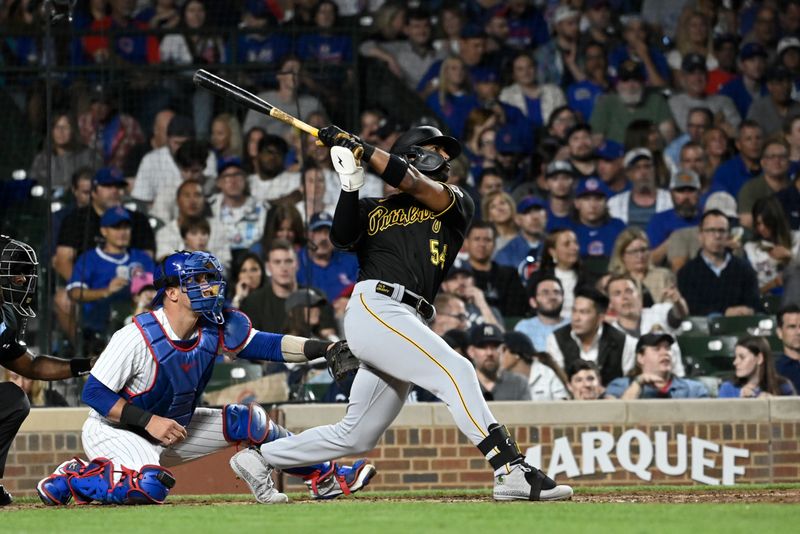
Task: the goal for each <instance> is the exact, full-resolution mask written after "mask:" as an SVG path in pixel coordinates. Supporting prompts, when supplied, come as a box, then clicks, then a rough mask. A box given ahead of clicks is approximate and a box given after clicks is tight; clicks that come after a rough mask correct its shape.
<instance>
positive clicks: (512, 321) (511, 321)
mask: <svg viewBox="0 0 800 534" xmlns="http://www.w3.org/2000/svg"><path fill="white" fill-rule="evenodd" d="M522 319H524V317H520V316H517V315H512V316H510V317H505V318H504V319H503V326H504V327H505V329H506V332H511V331H512V330H514V327H515V326H517V323H518V322H520V321H521V320H522Z"/></svg>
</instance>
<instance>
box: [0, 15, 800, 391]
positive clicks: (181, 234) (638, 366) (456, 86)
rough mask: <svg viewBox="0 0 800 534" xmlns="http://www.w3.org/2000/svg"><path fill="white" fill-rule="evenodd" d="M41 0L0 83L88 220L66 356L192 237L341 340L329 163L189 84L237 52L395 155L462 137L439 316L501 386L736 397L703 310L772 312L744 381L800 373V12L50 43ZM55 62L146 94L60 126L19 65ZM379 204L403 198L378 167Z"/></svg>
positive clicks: (341, 297) (85, 93)
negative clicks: (431, 127)
mask: <svg viewBox="0 0 800 534" xmlns="http://www.w3.org/2000/svg"><path fill="white" fill-rule="evenodd" d="M36 5H37V3H35V2H32V1H30V0H17V1H12V2H5V3H3V6H2V9H0V24H2V25H3V27H6V28H8V29H10V30H11V33H10V34H9V37H6V38H4V40H3V43H2V64H0V80H2V81H3V82H4V83H3V85H2V87H0V91H2V92H4V93H6V95H7V96H8V97H9V98H10V100H11V101H12V102H13V103H14V104H15V105H16V108H17V109H16V111H15V112H14V113H16V114H17V115H19V116H21V117H24V121H23V127H24V128H26V129H30V130H34V131H35V130H37V128H38V129H39V131H42V132H45V135H46V136H49V138H50V143H51V144H50V147H51V151H52V153H51V154H49V156H50V157H49V158H48V154H47V152H46V151H45V149H44V148H43V149H42V150H41V151H40V152H39V153H37V154H36V155H35V157H33V158H32V161H31V162H30V163H29V165H28V167H29V169H28V173H27V175H28V178H29V179H30V180H32V181H34V182H37V183H39V184H45V185H49V187H50V188H51V191H52V192H51V195H52V198H54V199H57V200H59V207H60V208H61V209H60V210H59V211H56V212H55V213H54V214H53V217H52V219H53V226H54V228H53V235H54V245H53V246H52V247H51V248H52V251H51V252H52V265H53V267H54V269H55V272H56V273H57V275H58V278H59V281H58V283H57V284H56V293H55V296H54V301H53V302H54V309H53V313H54V316H55V318H56V320H57V325H58V330H59V332H60V333H61V335H62V336H63V338H64V339H65V343H68V344H69V345H71V346H73V347H83V349H84V350H85V351H99V350H101V349H102V346H103V342H104V341H107V340H108V338H109V337H110V335H111V334H112V333H113V332H114V331H115V329H116V328H118V327H119V326H120V325H122V324H124V323H125V322H126V321H130V319H131V316H132V315H133V314H134V313H139V312H143V311H147V309H148V307H149V302H148V296H149V295H150V294H151V292H152V277H153V271H154V269H155V265H156V264H157V261H158V260H159V259H160V258H163V257H164V256H165V255H167V254H169V253H171V252H172V251H173V250H176V249H187V250H208V251H210V252H212V253H214V254H215V255H216V256H217V257H218V258H219V259H220V261H221V263H222V264H223V266H224V268H225V270H226V274H227V279H228V290H227V296H228V299H229V302H230V304H231V305H232V306H236V307H240V308H241V309H242V310H244V311H245V312H246V313H247V314H248V315H249V317H250V318H251V320H252V322H253V326H254V327H256V328H259V329H262V330H267V331H273V332H284V333H292V334H300V335H314V336H319V337H325V338H329V339H338V336H340V335H341V334H342V329H341V323H342V316H343V314H344V310H345V307H346V304H347V301H348V299H349V296H350V292H351V291H352V287H353V284H354V283H355V281H356V280H357V277H358V261H357V258H356V257H355V256H353V255H351V254H349V253H346V252H343V251H339V250H335V249H334V247H333V245H332V244H331V241H330V239H329V233H330V228H331V224H332V216H333V211H334V208H335V205H336V200H337V198H338V194H339V190H340V186H339V180H338V177H337V176H336V174H335V172H334V170H333V167H332V165H331V162H330V158H329V151H328V149H327V148H326V147H323V146H318V145H317V144H316V143H315V142H314V140H313V138H310V137H309V136H308V135H306V134H302V133H300V132H298V131H296V130H294V129H292V128H290V127H289V126H288V125H286V124H284V123H281V122H279V121H275V120H272V119H269V118H267V117H265V116H264V115H262V114H259V113H257V112H255V111H252V110H251V111H247V112H246V113H245V112H244V110H231V109H230V108H224V107H221V103H220V102H219V101H217V100H215V99H214V98H213V97H212V96H211V94H210V93H208V92H206V91H202V90H196V89H195V88H194V87H193V86H192V85H191V82H190V75H191V72H192V71H193V70H194V69H196V68H198V67H202V66H204V65H210V66H215V67H220V68H225V67H226V66H227V69H228V70H226V72H228V73H230V76H231V77H232V78H233V79H235V81H237V83H241V84H243V85H245V86H246V87H248V88H250V89H252V90H253V91H254V92H257V93H258V94H259V95H260V96H261V97H262V98H264V99H266V100H267V101H269V102H271V103H273V104H274V105H276V106H278V107H279V108H283V109H286V110H287V111H290V112H291V113H292V114H294V115H297V116H299V117H301V118H302V119H303V120H305V121H306V122H308V123H309V124H311V125H312V126H318V127H321V126H324V125H326V124H329V123H330V122H331V121H337V120H339V121H343V122H342V124H343V125H346V126H350V129H351V130H352V131H353V133H354V134H357V135H359V136H360V137H361V138H362V139H364V140H366V141H368V142H370V143H373V144H375V145H377V146H379V147H381V148H384V149H386V150H388V149H389V148H390V147H391V146H392V144H393V143H394V140H395V139H396V138H397V136H398V135H399V134H400V133H402V132H403V131H404V130H405V129H406V128H407V127H410V126H412V125H416V124H422V123H435V124H436V125H438V126H440V127H441V128H442V129H443V130H446V131H447V132H449V133H450V134H452V135H453V136H455V137H457V138H459V139H460V140H461V141H462V144H463V146H464V155H462V156H460V158H459V159H457V160H454V161H452V162H451V168H452V170H451V177H450V181H451V182H452V183H454V184H456V185H458V186H460V187H461V188H463V189H464V190H465V191H466V192H467V193H468V194H469V195H471V196H472V197H473V199H474V200H475V205H476V216H475V219H474V220H473V223H472V225H471V227H470V228H469V230H468V232H467V234H466V236H465V241H464V246H463V248H462V250H460V251H452V252H451V254H457V255H458V258H457V259H456V261H455V263H454V264H453V267H452V268H451V269H450V271H449V272H448V273H447V275H446V280H445V282H444V283H443V285H442V289H441V292H440V294H439V295H438V296H437V298H436V300H435V302H434V303H433V304H434V305H435V308H436V310H437V315H436V318H435V320H434V321H433V323H432V325H431V327H432V328H433V329H434V331H436V332H437V333H438V334H440V335H442V336H443V338H444V339H445V340H447V342H448V343H450V344H451V345H452V346H453V347H454V348H456V349H457V350H459V352H461V353H462V354H463V355H464V356H465V357H467V358H469V359H471V360H472V361H473V362H474V364H475V368H476V372H477V376H478V379H479V382H480V384H481V387H482V388H483V391H484V393H485V395H486V397H487V398H489V399H494V400H527V399H532V400H556V399H567V398H575V399H597V398H623V399H632V398H677V397H691V398H694V397H705V396H709V395H711V396H713V395H716V394H717V388H716V385H714V386H713V387H711V388H710V389H709V388H708V385H709V383H708V382H707V381H706V382H702V381H698V380H695V379H693V378H692V377H691V376H687V375H691V374H692V372H693V369H691V368H689V366H686V365H685V362H684V361H683V358H682V355H681V350H680V347H679V345H678V343H677V337H678V336H680V334H681V328H682V324H683V323H684V321H686V320H687V318H690V317H694V316H702V317H711V318H713V317H717V316H728V317H733V316H752V315H759V314H763V313H771V314H773V315H775V319H776V322H777V325H778V326H777V328H776V331H775V335H776V336H778V338H779V339H780V340H781V342H782V344H783V351H782V353H781V354H778V355H776V356H775V357H773V354H772V350H771V348H770V345H769V343H767V341H765V339H764V338H762V337H759V336H758V335H756V336H753V335H749V334H748V332H741V334H742V335H741V338H740V339H739V341H738V343H737V344H736V347H735V352H734V353H732V354H730V359H731V362H732V364H731V369H732V371H731V376H730V379H729V380H727V381H725V382H724V383H722V385H721V386H720V387H719V392H718V394H719V396H720V397H732V396H741V397H758V396H764V395H788V394H794V393H795V391H797V390H798V389H800V337H798V336H800V333H799V332H800V308H798V307H797V303H798V302H800V174H798V170H800V1H799V0H762V1H756V0H746V1H734V2H722V3H720V2H713V1H704V0H674V1H670V2H661V1H655V0H642V1H636V0H537V1H526V0H462V1H432V2H395V1H392V0H387V1H370V2H351V1H346V0H336V1H334V0H302V1H301V0H296V1H293V2H273V1H270V0H246V1H239V2H219V1H214V0H184V1H181V0H151V1H147V0H138V1H137V0H86V1H84V2H78V3H77V8H76V11H75V13H74V22H73V25H74V29H75V30H76V31H77V32H79V33H80V34H81V35H80V36H72V37H69V38H68V39H67V41H66V46H63V47H59V48H58V49H57V50H50V48H53V47H54V46H55V45H56V44H58V41H54V42H51V43H47V42H45V41H44V39H43V38H42V37H41V34H40V33H41V32H39V34H37V35H36V36H31V35H26V34H25V31H26V30H28V31H30V30H31V28H34V27H36V25H37V24H41V17H42V15H41V13H40V12H39V11H37V7H36ZM51 53H52V56H50V55H48V54H51ZM47 62H54V63H55V64H58V62H63V63H67V64H70V65H83V66H87V65H89V66H94V67H97V68H100V69H102V68H103V67H104V66H106V67H108V68H109V69H111V68H114V69H120V68H122V69H123V70H124V72H125V86H124V87H123V88H121V87H119V86H113V85H109V84H107V83H104V80H102V79H101V78H102V77H101V78H95V77H94V76H93V75H87V76H84V77H81V76H79V75H75V76H72V77H68V79H64V80H60V81H59V84H58V87H57V91H56V93H57V94H56V101H57V103H60V104H65V105H66V107H64V108H63V109H59V110H58V111H56V112H54V113H53V114H52V116H51V121H50V124H47V125H45V124H44V115H43V108H42V91H41V88H40V87H39V84H35V83H32V84H27V85H26V83H24V82H21V81H20V80H21V78H18V77H15V76H14V75H13V73H11V74H9V73H8V72H5V71H3V70H2V66H3V65H7V66H18V67H25V66H31V65H44V64H46V63H47ZM147 65H151V66H155V65H171V66H173V67H174V68H175V70H173V71H172V72H171V73H170V74H169V75H163V76H160V75H159V74H158V70H156V69H147V68H138V67H141V66H147ZM366 69H379V70H380V69H382V70H384V71H385V73H386V75H387V77H386V78H385V81H386V84H385V86H382V87H369V88H368V91H370V92H372V91H375V92H381V91H396V92H397V94H402V95H406V97H408V98H410V99H411V100H410V101H411V102H413V103H414V106H413V107H414V109H413V110H406V109H397V108H387V107H383V108H382V107H366V106H362V105H361V103H360V102H352V101H351V100H352V98H353V95H354V94H358V93H357V92H356V91H355V90H354V89H355V88H356V87H358V86H359V84H360V83H362V82H363V80H364V79H372V78H367V77H366V73H365V70H366ZM393 94H394V93H393ZM365 100H367V99H365ZM404 101H406V100H404ZM353 106H354V109H357V110H358V112H359V116H358V121H349V122H351V123H352V124H348V118H347V116H346V114H345V110H346V109H351V108H353ZM48 161H49V162H50V169H49V170H48V168H47V166H48ZM360 193H361V194H362V195H366V196H382V195H384V194H387V193H391V191H390V188H389V187H388V186H386V185H385V184H383V182H382V181H381V180H380V179H379V178H378V177H377V176H374V175H371V174H368V175H367V179H366V184H365V186H364V188H363V189H362V190H361V192H360ZM48 250H50V249H48ZM781 306H783V307H782V308H781ZM779 309H780V311H778V310H779ZM776 312H777V313H776ZM398 357H400V356H398ZM288 371H289V370H287V369H286V368H284V367H282V366H271V367H270V368H268V369H265V370H264V372H268V373H272V372H288ZM292 373H293V374H297V373H296V372H295V371H292ZM295 379H296V377H295V378H290V380H295ZM307 379H308V377H300V378H299V380H300V382H302V381H303V380H307ZM425 393H426V392H421V391H415V392H414V395H416V398H418V399H421V398H425V395H424V394H425ZM337 394H338V393H337ZM299 395H300V396H301V397H302V393H299ZM340 397H341V396H340Z"/></svg>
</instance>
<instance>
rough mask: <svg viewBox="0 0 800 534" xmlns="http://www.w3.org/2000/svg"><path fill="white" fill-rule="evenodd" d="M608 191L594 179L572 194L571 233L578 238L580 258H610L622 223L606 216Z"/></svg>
mask: <svg viewBox="0 0 800 534" xmlns="http://www.w3.org/2000/svg"><path fill="white" fill-rule="evenodd" d="M608 196H609V191H608V190H607V189H606V187H605V184H603V182H602V181H601V180H600V179H598V178H588V179H586V180H583V181H582V182H581V183H579V184H578V188H577V190H576V191H575V212H576V220H575V221H574V222H573V224H572V230H573V231H574V232H575V235H576V236H578V244H579V245H580V255H581V257H582V258H587V257H601V258H602V257H605V258H607V257H610V256H611V251H612V250H614V242H615V241H616V240H617V236H618V235H619V233H620V232H622V231H623V230H624V229H625V223H624V222H622V221H621V220H619V219H615V218H613V217H611V216H610V215H609V214H608V206H607V201H608Z"/></svg>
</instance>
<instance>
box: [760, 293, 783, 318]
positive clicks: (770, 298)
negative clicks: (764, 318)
mask: <svg viewBox="0 0 800 534" xmlns="http://www.w3.org/2000/svg"><path fill="white" fill-rule="evenodd" d="M782 299H783V297H782V296H781V295H762V296H761V304H762V305H763V306H764V311H766V312H767V313H769V314H771V315H775V314H776V313H778V310H779V309H780V308H781V301H782Z"/></svg>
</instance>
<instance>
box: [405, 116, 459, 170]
mask: <svg viewBox="0 0 800 534" xmlns="http://www.w3.org/2000/svg"><path fill="white" fill-rule="evenodd" d="M425 145H437V146H441V147H442V148H443V149H444V151H445V152H447V156H448V157H447V159H445V158H443V157H442V156H441V155H439V154H438V153H437V152H433V151H431V150H426V149H424V148H422V147H423V146H425ZM390 152H391V153H392V154H397V155H398V156H403V157H405V158H406V159H407V160H408V162H409V163H410V164H411V165H413V166H414V167H416V168H417V170H418V171H420V172H421V173H423V174H425V175H428V176H431V177H432V178H436V179H442V178H446V176H444V171H446V170H447V167H448V165H447V162H448V161H450V160H452V159H453V158H457V157H458V156H459V155H460V154H461V143H459V142H458V140H457V139H456V138H455V137H450V136H449V135H444V134H443V133H442V131H441V130H440V129H439V128H436V127H434V126H417V127H415V128H411V129H410V130H408V131H407V132H406V133H404V134H403V135H401V136H400V137H398V138H397V141H395V143H394V145H392V149H391V150H390Z"/></svg>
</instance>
